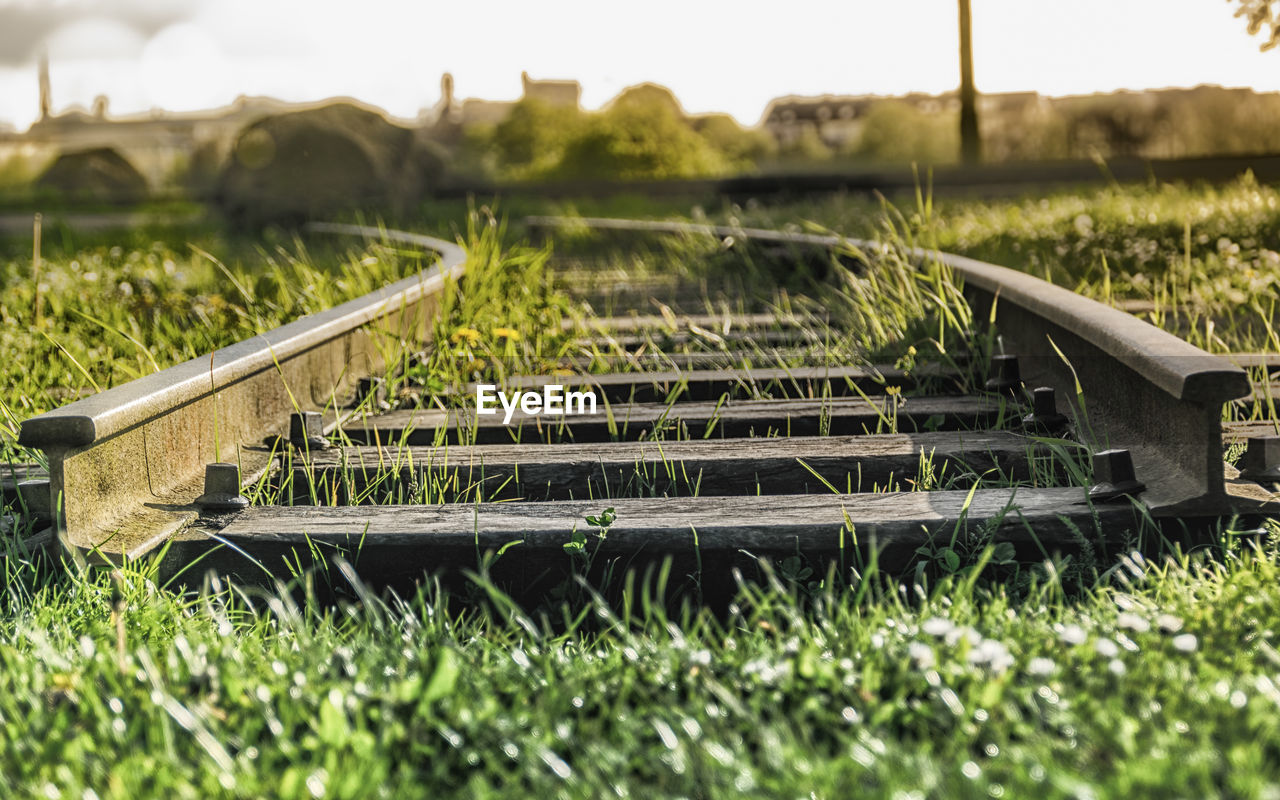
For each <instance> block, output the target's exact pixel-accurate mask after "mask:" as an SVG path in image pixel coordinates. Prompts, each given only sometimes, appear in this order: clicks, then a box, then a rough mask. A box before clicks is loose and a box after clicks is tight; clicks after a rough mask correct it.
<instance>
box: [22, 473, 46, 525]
mask: <svg viewBox="0 0 1280 800" xmlns="http://www.w3.org/2000/svg"><path fill="white" fill-rule="evenodd" d="M18 496H19V497H21V498H22V505H23V506H24V507H25V508H26V509H27V513H28V514H29V515H31V517H33V518H34V519H36V520H38V521H40V522H52V521H53V492H52V490H51V489H50V487H49V480H48V479H47V478H32V479H31V480H25V481H19V482H18Z"/></svg>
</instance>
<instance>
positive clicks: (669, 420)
mask: <svg viewBox="0 0 1280 800" xmlns="http://www.w3.org/2000/svg"><path fill="white" fill-rule="evenodd" d="M1020 413H1021V412H1020V411H1019V409H1018V408H1017V407H1016V406H1013V405H1011V404H1009V403H1007V402H1005V401H1004V400H1003V399H1002V398H995V397H973V396H957V397H910V398H903V397H892V396H885V397H868V398H866V399H864V398H861V397H858V398H834V399H823V400H747V401H730V402H724V403H719V402H706V401H701V402H688V403H671V404H664V403H630V404H624V405H619V406H610V405H609V404H607V403H603V402H602V403H601V404H600V405H599V406H598V407H597V410H596V412H595V413H586V414H581V415H573V416H570V415H566V414H560V415H557V416H547V415H542V414H533V413H525V412H524V411H520V410H517V411H515V412H514V413H513V414H512V416H511V419H510V422H509V423H507V422H505V421H504V417H505V414H504V412H503V411H502V409H501V407H499V408H498V409H497V411H496V413H494V414H489V415H484V416H482V415H478V414H477V413H476V410H475V409H468V410H465V411H457V410H448V411H445V410H440V409H417V410H407V411H392V412H389V413H387V414H381V415H378V416H370V417H366V418H362V419H353V420H350V421H348V422H347V423H345V424H344V425H343V427H342V432H343V435H345V436H346V437H348V438H350V439H351V441H353V442H358V443H363V444H392V443H395V444H410V445H423V444H437V443H439V442H438V441H437V439H438V438H439V439H440V440H442V441H447V442H453V443H457V442H459V440H460V437H461V438H462V439H464V440H465V439H469V440H470V441H472V442H473V443H475V444H499V443H506V442H513V441H524V442H567V441H576V442H608V441H614V440H619V439H624V440H638V439H652V438H655V437H664V438H685V439H706V438H711V437H716V438H731V437H765V436H818V435H835V436H843V435H859V434H870V433H880V432H884V431H887V430H891V429H892V428H893V427H894V426H895V425H896V426H897V429H898V430H899V431H905V432H916V431H954V430H979V429H986V428H996V427H1000V426H1001V425H1002V424H1004V423H1007V422H1011V421H1014V420H1016V419H1017V418H1018V417H1019V415H1020Z"/></svg>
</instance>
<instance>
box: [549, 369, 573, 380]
mask: <svg viewBox="0 0 1280 800" xmlns="http://www.w3.org/2000/svg"><path fill="white" fill-rule="evenodd" d="M551 374H552V375H555V376H556V377H557V378H571V377H573V376H574V374H575V373H574V371H573V370H571V369H565V368H564V367H556V368H555V369H553V370H551Z"/></svg>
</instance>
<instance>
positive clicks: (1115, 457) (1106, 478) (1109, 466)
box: [1089, 449, 1147, 502]
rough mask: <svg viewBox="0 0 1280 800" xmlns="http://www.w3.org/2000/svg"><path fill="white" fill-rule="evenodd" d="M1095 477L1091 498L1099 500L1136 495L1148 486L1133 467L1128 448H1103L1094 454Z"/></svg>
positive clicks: (1090, 488) (1091, 488)
mask: <svg viewBox="0 0 1280 800" xmlns="http://www.w3.org/2000/svg"><path fill="white" fill-rule="evenodd" d="M1093 479H1094V480H1095V481H1097V482H1096V483H1095V484H1094V485H1093V486H1091V487H1089V498H1090V499H1091V500H1096V501H1098V502H1106V501H1108V500H1116V499H1118V498H1121V497H1124V496H1126V495H1128V496H1131V497H1132V496H1136V495H1138V494H1140V493H1141V492H1143V491H1144V490H1145V489H1146V488H1147V486H1146V484H1144V483H1142V482H1141V481H1139V480H1138V478H1137V475H1136V474H1135V473H1134V469H1133V456H1132V454H1130V453H1129V451H1128V450H1124V449H1114V450H1101V451H1099V452H1097V453H1094V454H1093Z"/></svg>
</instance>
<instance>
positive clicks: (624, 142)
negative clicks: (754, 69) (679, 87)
mask: <svg viewBox="0 0 1280 800" xmlns="http://www.w3.org/2000/svg"><path fill="white" fill-rule="evenodd" d="M727 122H728V123H729V125H726V124H725V120H720V121H716V122H711V123H707V124H706V126H705V127H706V129H707V130H708V131H709V137H704V136H702V135H700V134H699V133H698V130H696V129H695V127H694V125H693V124H691V122H690V121H689V120H687V119H685V117H684V114H683V112H682V111H681V109H680V106H679V104H678V103H676V102H675V99H674V98H673V97H672V96H671V94H670V92H668V91H667V90H664V89H660V88H658V87H655V86H641V87H636V88H634V89H631V90H628V91H627V92H624V93H623V94H622V95H620V96H619V97H618V98H617V99H616V100H615V101H614V102H613V103H612V104H611V105H610V106H609V108H608V109H606V110H605V111H602V112H599V113H592V114H584V113H581V112H579V111H578V110H577V109H573V108H565V107H561V106H553V105H548V104H546V103H543V102H540V101H538V100H530V99H526V100H522V101H520V102H519V103H517V104H516V106H515V108H514V109H513V111H512V113H511V115H510V116H509V117H508V118H507V119H505V120H504V121H503V122H501V123H499V124H498V125H497V126H496V127H495V128H494V129H493V131H492V133H491V134H490V135H488V141H487V148H488V150H489V152H490V153H491V154H492V160H493V165H494V167H495V168H496V169H497V171H498V172H499V174H500V175H502V176H504V177H507V178H511V179H516V180H539V179H560V180H591V179H616V180H662V179H666V178H697V177H705V176H711V175H722V174H725V173H728V172H732V171H734V170H738V169H745V168H747V167H749V166H750V164H751V163H753V160H754V159H756V158H758V157H760V156H762V155H763V154H765V153H767V152H768V150H769V145H768V144H767V143H766V142H765V141H764V139H763V138H762V136H763V135H762V134H753V133H749V132H746V131H742V130H741V129H740V128H738V127H737V125H736V123H733V121H732V119H728V120H727ZM730 126H732V127H730ZM473 137H475V140H474V141H473V142H472V143H471V147H472V148H476V147H482V146H483V145H482V144H481V140H483V138H484V137H485V134H484V133H483V132H475V133H474V134H473Z"/></svg>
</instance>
